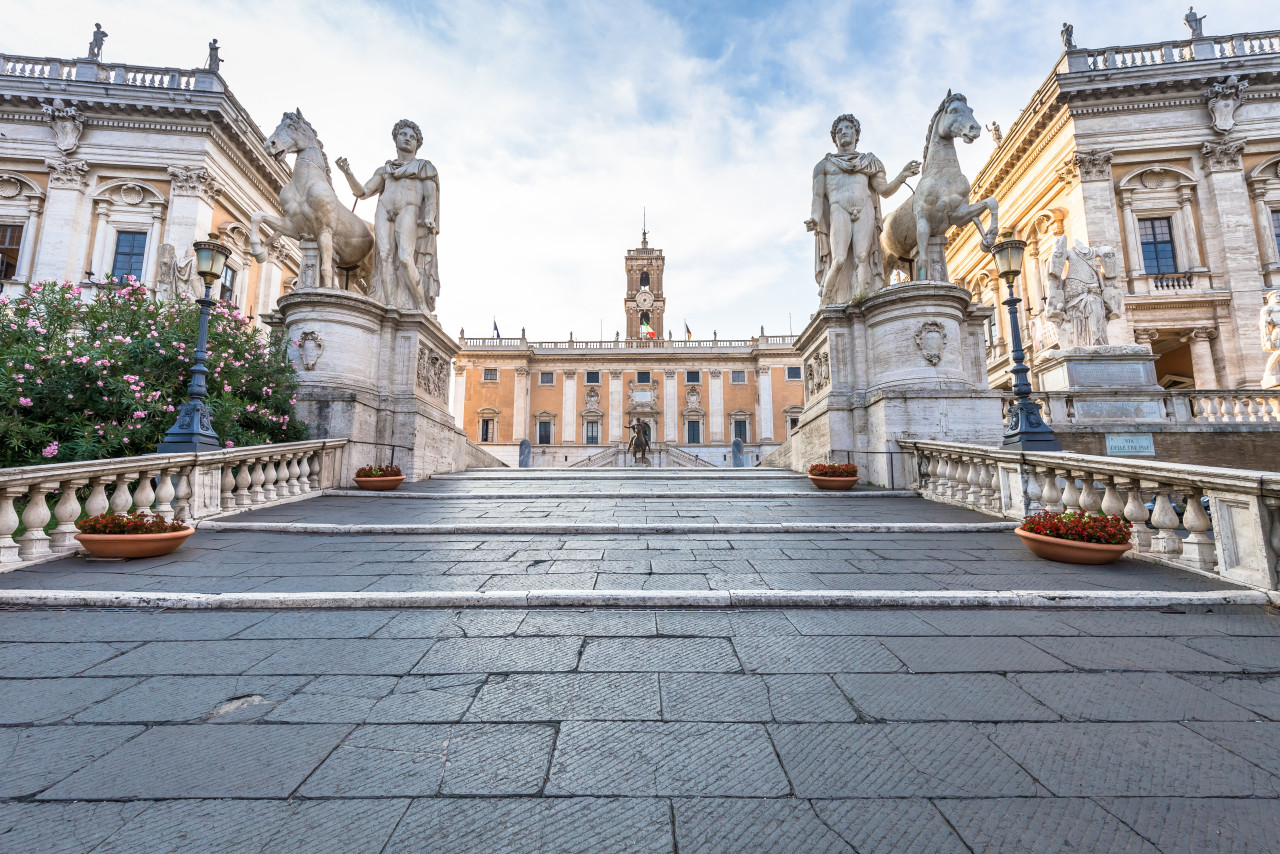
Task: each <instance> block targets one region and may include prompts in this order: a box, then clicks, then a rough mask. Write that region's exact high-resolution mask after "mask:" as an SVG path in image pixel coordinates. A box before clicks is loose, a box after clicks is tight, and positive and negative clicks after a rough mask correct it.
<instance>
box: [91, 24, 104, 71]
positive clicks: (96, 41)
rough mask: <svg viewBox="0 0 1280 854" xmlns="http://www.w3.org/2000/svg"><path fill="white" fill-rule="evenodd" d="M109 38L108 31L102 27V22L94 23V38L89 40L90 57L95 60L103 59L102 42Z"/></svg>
mask: <svg viewBox="0 0 1280 854" xmlns="http://www.w3.org/2000/svg"><path fill="white" fill-rule="evenodd" d="M106 40H107V31H106V30H104V29H102V24H94V25H93V39H92V41H90V42H89V59H92V60H93V61H94V62H101V61H102V43H103V42H105V41H106Z"/></svg>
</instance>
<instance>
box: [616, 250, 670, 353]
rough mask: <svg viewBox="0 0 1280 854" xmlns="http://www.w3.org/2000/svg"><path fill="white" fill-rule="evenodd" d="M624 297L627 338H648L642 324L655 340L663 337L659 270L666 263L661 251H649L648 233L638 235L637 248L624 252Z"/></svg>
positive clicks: (664, 300)
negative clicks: (625, 289) (625, 272)
mask: <svg viewBox="0 0 1280 854" xmlns="http://www.w3.org/2000/svg"><path fill="white" fill-rule="evenodd" d="M625 263H626V270H627V293H626V296H625V297H624V298H623V301H622V304H623V308H624V310H625V311H626V314H627V337H628V338H647V337H648V335H647V333H645V332H643V331H641V330H642V329H643V328H644V326H645V324H648V326H649V328H650V329H652V330H653V332H654V337H656V338H661V337H662V336H663V334H664V333H663V324H662V316H663V314H664V312H665V311H666V305H667V300H666V298H665V297H663V295H662V267H663V265H664V264H665V263H666V259H665V258H663V257H662V250H661V249H650V248H649V232H648V231H642V232H641V233H640V248H639V249H629V250H627V257H626V262H625Z"/></svg>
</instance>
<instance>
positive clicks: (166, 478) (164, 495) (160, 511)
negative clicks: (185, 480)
mask: <svg viewBox="0 0 1280 854" xmlns="http://www.w3.org/2000/svg"><path fill="white" fill-rule="evenodd" d="M173 475H174V470H173V469H164V470H163V471H161V472H160V477H159V478H157V479H156V515H157V516H162V517H164V520H165V521H166V522H172V521H173V496H174V493H175V492H176V490H175V489H174V487H173Z"/></svg>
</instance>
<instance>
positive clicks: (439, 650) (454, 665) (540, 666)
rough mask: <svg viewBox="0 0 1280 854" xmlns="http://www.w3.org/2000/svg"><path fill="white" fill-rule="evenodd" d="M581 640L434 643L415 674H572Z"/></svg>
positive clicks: (448, 641)
mask: <svg viewBox="0 0 1280 854" xmlns="http://www.w3.org/2000/svg"><path fill="white" fill-rule="evenodd" d="M581 646H582V638H575V637H555V638H446V639H444V640H440V641H436V642H435V644H434V645H433V646H432V647H431V649H430V650H429V651H428V652H427V654H426V655H425V656H424V657H423V659H422V661H420V662H418V665H417V666H416V667H414V668H413V672H414V673H518V672H520V671H548V670H572V669H574V667H576V666H577V663H578V650H579V648H580V647H581Z"/></svg>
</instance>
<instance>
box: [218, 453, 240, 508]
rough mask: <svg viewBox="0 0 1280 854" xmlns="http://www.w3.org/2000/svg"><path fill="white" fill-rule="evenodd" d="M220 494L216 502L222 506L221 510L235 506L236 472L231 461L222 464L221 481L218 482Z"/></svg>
mask: <svg viewBox="0 0 1280 854" xmlns="http://www.w3.org/2000/svg"><path fill="white" fill-rule="evenodd" d="M218 488H219V490H220V491H221V492H220V496H219V500H218V503H219V504H220V505H221V507H222V512H223V513H226V512H227V511H228V510H234V509H235V506H236V496H235V489H236V473H235V466H234V465H232V464H231V463H223V464H222V483H221V484H219V487H218Z"/></svg>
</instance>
